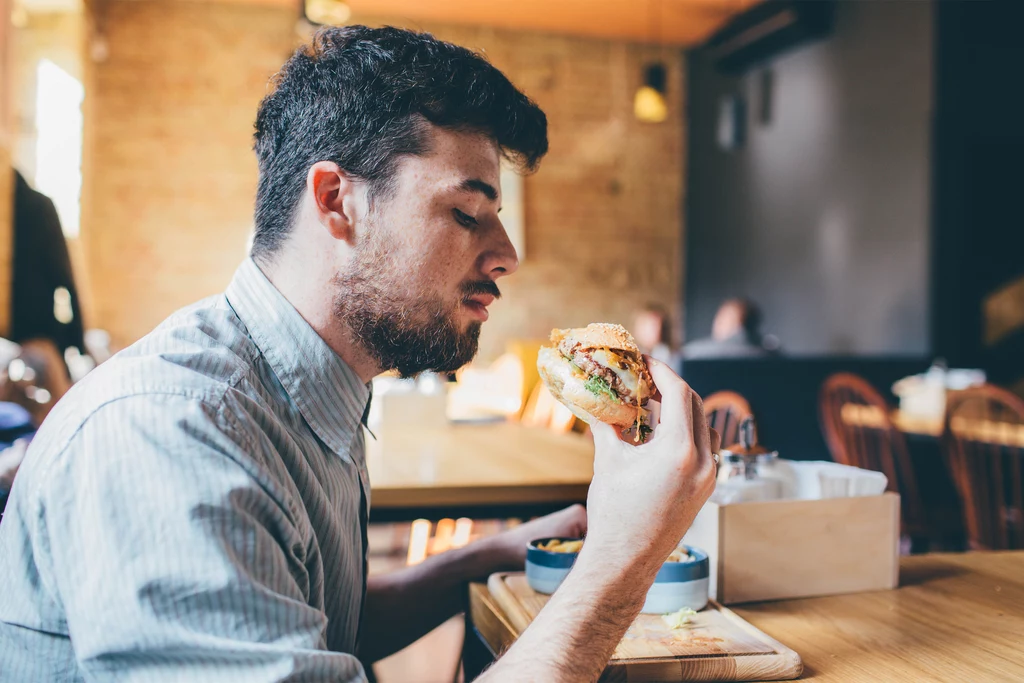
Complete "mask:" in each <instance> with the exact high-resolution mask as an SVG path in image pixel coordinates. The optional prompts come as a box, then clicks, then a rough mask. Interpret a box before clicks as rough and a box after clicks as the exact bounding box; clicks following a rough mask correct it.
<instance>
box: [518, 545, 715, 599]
mask: <svg viewBox="0 0 1024 683" xmlns="http://www.w3.org/2000/svg"><path fill="white" fill-rule="evenodd" d="M556 538H558V540H562V541H572V540H578V539H572V538H562V537H556ZM550 540H553V539H551V538H538V539H536V540H534V541H530V543H529V545H528V546H527V547H526V581H527V583H529V584H530V587H531V588H533V590H535V591H537V592H538V593H546V594H548V595H550V594H551V593H554V592H555V590H556V589H557V588H558V587H559V586H560V585H561V584H562V581H563V580H565V577H566V576H568V574H569V570H570V569H572V565H573V564H574V563H575V562H576V555H577V553H557V552H553V551H550V550H541V549H540V548H538V547H537V546H538V545H540V544H543V543H547V542H548V541H550ZM683 547H684V548H686V551H687V552H688V553H689V554H690V556H691V557H693V558H694V559H693V560H692V561H690V562H666V563H665V564H663V565H662V566H661V569H659V570H658V575H657V576H656V577H655V578H654V585H652V586H651V588H650V590H649V591H647V599H646V600H645V601H644V606H643V609H642V610H641V611H642V612H643V613H645V614H667V613H669V612H677V611H679V610H681V609H682V608H684V607H689V608H690V609H693V610H701V609H704V607H705V606H707V604H708V576H709V575H710V571H709V566H710V563H709V562H708V555H707V553H705V552H704V551H703V550H701V549H699V548H694V547H693V546H688V545H687V546H683Z"/></svg>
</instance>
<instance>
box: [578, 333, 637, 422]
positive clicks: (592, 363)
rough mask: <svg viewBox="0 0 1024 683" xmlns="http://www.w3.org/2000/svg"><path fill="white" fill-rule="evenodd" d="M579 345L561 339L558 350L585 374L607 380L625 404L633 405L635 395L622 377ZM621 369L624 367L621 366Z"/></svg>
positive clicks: (634, 403)
mask: <svg viewBox="0 0 1024 683" xmlns="http://www.w3.org/2000/svg"><path fill="white" fill-rule="evenodd" d="M579 347H580V345H579V344H578V343H572V342H569V341H568V340H562V343H561V344H559V347H558V350H559V352H560V353H561V354H562V355H563V356H565V357H566V358H569V359H571V361H572V363H573V365H575V366H576V367H578V368H579V369H580V370H582V371H583V372H585V373H587V375H589V376H595V377H600V378H601V379H603V380H604V381H605V382H607V383H608V386H610V387H611V389H612V391H614V392H615V394H616V395H617V396H618V397H619V398H620V399H622V400H623V401H624V402H625V403H626V404H627V405H634V406H635V405H636V396H635V395H634V394H633V392H632V391H630V390H629V388H627V387H626V385H625V384H623V382H622V378H621V377H619V376H618V375H617V374H615V372H613V371H612V369H611V368H608V367H605V366H604V365H601V364H600V363H598V362H597V361H596V360H594V359H593V358H592V357H591V355H590V351H584V350H581V349H580V348H579ZM622 369H625V368H624V367H623V368H622ZM644 399H645V400H644V402H645V403H646V402H647V401H646V399H647V397H646V396H645V397H644Z"/></svg>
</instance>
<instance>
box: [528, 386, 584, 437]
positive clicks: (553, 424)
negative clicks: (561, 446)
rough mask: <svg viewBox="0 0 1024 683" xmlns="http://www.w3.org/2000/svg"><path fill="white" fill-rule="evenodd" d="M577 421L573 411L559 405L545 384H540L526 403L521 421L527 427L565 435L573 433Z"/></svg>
mask: <svg viewBox="0 0 1024 683" xmlns="http://www.w3.org/2000/svg"><path fill="white" fill-rule="evenodd" d="M576 419H577V418H576V416H575V415H573V414H572V411H570V410H569V409H568V408H566V407H565V406H564V405H562V404H561V403H559V402H558V401H557V400H556V399H555V397H554V396H552V395H551V392H550V391H548V388H547V387H546V386H545V385H544V383H543V382H539V383H538V384H537V386H536V387H534V389H533V393H532V394H530V400H528V401H527V402H526V408H524V409H523V415H522V418H521V421H522V423H523V424H524V425H526V426H527V427H543V428H545V429H550V430H551V431H553V432H558V433H562V434H564V433H566V432H570V431H572V429H573V427H574V426H575V424H576Z"/></svg>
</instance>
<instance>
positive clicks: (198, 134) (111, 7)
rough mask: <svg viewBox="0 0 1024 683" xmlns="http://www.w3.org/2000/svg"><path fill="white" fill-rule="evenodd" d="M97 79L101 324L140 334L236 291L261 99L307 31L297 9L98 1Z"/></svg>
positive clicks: (93, 139) (93, 159)
mask: <svg viewBox="0 0 1024 683" xmlns="http://www.w3.org/2000/svg"><path fill="white" fill-rule="evenodd" d="M96 11H97V12H98V14H97V15H96V17H95V26H96V28H97V29H98V32H99V35H100V36H102V38H103V39H104V40H105V42H106V51H107V56H106V59H104V60H103V61H100V62H97V63H93V64H92V65H91V67H90V70H91V71H92V73H91V74H89V75H87V87H88V85H89V84H91V85H92V91H91V92H87V94H86V99H87V100H91V101H89V102H87V105H86V107H85V112H86V124H85V125H86V129H87V133H86V137H87V154H86V159H85V162H84V163H85V169H84V176H85V178H84V188H83V194H85V195H86V197H85V201H84V202H83V207H82V208H83V215H82V240H83V242H84V245H85V251H86V257H87V261H88V263H89V272H90V274H91V281H92V291H91V295H92V296H91V299H92V302H93V305H92V307H91V309H92V313H93V315H94V319H93V320H91V321H89V324H90V325H95V326H100V327H104V328H106V329H107V330H109V331H110V332H111V334H112V336H113V339H114V341H115V343H116V344H118V345H123V344H127V343H130V342H132V341H134V340H135V339H137V338H138V337H140V336H142V335H144V334H145V333H147V332H148V331H149V330H151V329H152V328H153V327H154V326H155V325H156V324H157V323H159V322H160V321H161V320H162V319H163V318H165V317H166V316H167V315H168V314H169V313H171V312H173V311H174V310H175V309H177V308H179V307H181V306H183V305H186V304H188V303H191V302H193V301H195V300H198V299H200V298H202V297H205V296H208V295H210V294H214V293H216V292H219V291H221V290H223V289H224V287H225V286H226V285H227V283H228V281H229V280H230V277H231V274H232V273H233V272H234V269H235V267H236V266H237V265H238V263H239V262H240V261H241V260H242V258H243V257H244V255H245V249H246V240H247V238H248V235H249V232H250V230H251V224H252V200H253V194H254V191H255V179H256V162H255V158H254V156H253V154H252V151H251V146H252V142H251V137H252V125H253V120H254V118H255V112H256V105H257V104H258V102H259V100H260V98H261V97H262V96H263V94H264V93H265V92H266V84H267V80H268V78H269V77H270V75H271V74H273V73H274V72H275V71H276V70H277V69H278V68H279V67H280V66H281V64H282V63H283V61H284V60H285V59H286V58H287V56H288V54H289V53H290V51H291V49H292V46H293V43H294V40H295V32H294V26H295V19H294V12H293V11H292V10H290V9H277V8H259V7H241V6H228V5H220V4H213V3H211V4H207V3H193V2H166V3H165V2H149V1H141V2H135V1H124V0H113V1H111V2H105V3H99V4H98V5H97V9H96Z"/></svg>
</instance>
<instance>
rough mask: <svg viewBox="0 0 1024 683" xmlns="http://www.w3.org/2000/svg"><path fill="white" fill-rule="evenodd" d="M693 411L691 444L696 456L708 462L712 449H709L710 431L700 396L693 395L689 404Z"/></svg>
mask: <svg viewBox="0 0 1024 683" xmlns="http://www.w3.org/2000/svg"><path fill="white" fill-rule="evenodd" d="M691 406H692V409H693V443H694V445H695V446H696V447H697V454H698V457H699V458H700V459H701V461H704V460H710V459H711V453H712V452H713V449H712V448H711V430H710V429H709V428H708V418H707V416H706V415H705V414H704V402H703V401H701V400H700V396H697V394H694V395H693V401H692V403H691Z"/></svg>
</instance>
